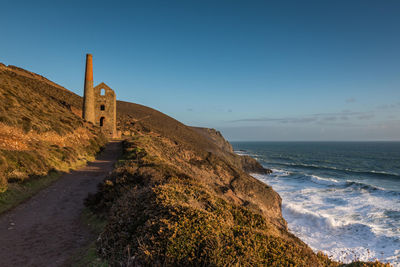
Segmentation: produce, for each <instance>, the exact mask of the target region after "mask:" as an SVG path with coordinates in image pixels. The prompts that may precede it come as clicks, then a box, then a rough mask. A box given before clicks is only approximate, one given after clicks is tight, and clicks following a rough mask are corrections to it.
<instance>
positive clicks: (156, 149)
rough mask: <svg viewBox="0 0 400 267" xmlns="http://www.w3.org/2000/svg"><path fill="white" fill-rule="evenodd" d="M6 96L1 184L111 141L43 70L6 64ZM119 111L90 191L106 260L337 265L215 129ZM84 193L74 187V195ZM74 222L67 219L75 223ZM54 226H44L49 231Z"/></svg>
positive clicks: (127, 106)
mask: <svg viewBox="0 0 400 267" xmlns="http://www.w3.org/2000/svg"><path fill="white" fill-rule="evenodd" d="M117 91H118V90H117ZM0 101H1V102H0V103H1V105H0V123H2V124H1V125H0V137H1V138H4V140H6V141H7V142H6V144H7V145H3V147H0V153H2V154H0V171H1V172H0V174H2V181H3V188H4V185H5V188H6V187H7V184H9V183H12V182H17V183H23V181H24V180H26V179H30V178H31V177H32V176H37V175H40V174H44V173H46V171H48V170H51V169H52V168H55V169H57V168H60V166H62V164H63V163H65V162H67V163H68V162H73V161H76V160H79V159H80V158H84V157H86V156H87V155H90V154H93V153H95V151H98V149H99V147H100V146H101V145H103V144H104V143H105V139H104V138H103V137H102V136H101V135H99V129H98V128H97V127H95V126H93V125H92V124H89V123H86V122H84V121H83V120H82V119H81V118H80V114H81V107H82V98H81V97H80V96H78V95H76V94H74V93H72V92H70V91H68V90H66V89H65V88H63V87H61V86H59V85H57V84H54V83H53V82H51V81H49V80H47V79H46V78H44V77H42V76H40V75H37V74H34V73H32V72H28V71H25V70H23V69H20V68H17V67H12V66H11V67H10V66H9V67H6V66H4V65H1V66H0ZM43 103H44V104H43ZM117 114H118V118H117V124H118V130H120V131H121V132H122V134H123V136H124V138H126V139H127V141H125V142H124V159H123V160H122V161H121V162H119V164H118V165H117V167H116V169H115V170H114V172H112V173H111V174H110V175H109V176H108V177H107V179H105V180H104V181H103V182H102V183H101V184H100V185H99V188H98V192H97V193H96V194H91V195H90V196H89V197H88V199H87V201H86V204H87V205H88V207H89V208H90V209H91V211H92V212H93V213H94V214H96V215H97V216H99V217H100V218H102V219H103V220H105V221H106V226H105V228H104V230H103V232H102V233H101V234H100V236H99V239H98V242H97V248H98V255H99V256H100V257H101V258H102V259H103V260H104V261H105V262H107V264H108V265H111V266H134V265H181V266H182V265H185V266H186V265H217V266H221V265H268V266H290V265H292V266H338V265H339V263H336V262H332V261H330V260H329V259H328V258H327V257H326V256H324V255H322V254H315V253H314V252H313V251H312V250H311V249H310V248H309V247H308V246H307V245H306V244H305V243H303V242H302V241H301V240H300V239H298V238H297V237H295V236H294V235H293V234H291V233H290V232H289V231H288V229H287V226H286V222H285V220H284V219H283V218H282V214H281V199H280V197H279V195H278V194H277V193H276V192H275V191H274V190H273V189H272V188H271V187H270V186H268V185H265V184H264V183H262V182H260V181H258V180H256V179H255V178H253V177H251V176H250V175H249V174H247V172H262V173H269V172H270V170H267V169H264V168H263V167H262V166H261V165H260V164H259V163H258V162H256V161H255V160H254V159H252V158H250V157H241V156H238V155H236V154H234V153H233V151H232V147H231V146H230V144H229V143H228V142H227V141H226V140H224V139H223V137H222V135H221V134H220V133H219V132H217V131H215V130H212V129H205V128H196V127H188V126H186V125H184V124H182V123H180V122H178V121H176V120H175V119H173V118H171V117H168V116H166V115H165V114H162V113H161V112H158V111H156V110H154V109H151V108H148V107H145V106H142V105H138V104H133V103H128V102H124V101H118V102H117ZM16 136H17V137H16ZM67 168H68V167H67ZM32 174H33V175H32ZM0 178H1V177H0ZM63 187H66V188H67V187H68V184H64V185H63ZM4 190H5V189H4ZM82 193H83V192H82ZM80 197H81V196H80V195H79V197H76V196H72V195H71V198H72V199H73V201H78V199H80ZM46 198H47V197H44V199H43V202H41V203H42V205H41V206H40V207H39V206H37V208H36V209H35V210H36V211H37V212H38V213H37V215H36V217H38V218H40V217H42V216H47V215H46V214H47V212H46V210H47V203H50V202H52V201H51V199H46ZM28 203H30V201H29V202H27V203H26V204H24V205H28ZM76 203H77V202H76ZM49 205H50V204H49ZM22 207H23V206H22ZM76 208H78V207H77V206H76ZM42 210H43V211H42ZM58 212H59V213H64V211H61V210H60V209H58ZM42 213H43V214H42ZM72 213H73V212H72ZM55 214H57V212H55ZM74 214H75V213H74ZM63 216H64V215H63ZM3 218H4V217H3ZM3 220H4V219H3ZM22 221H23V220H22ZM48 221H49V222H50V224H47V225H48V226H49V227H51V222H52V219H50V218H49V219H48ZM76 222H77V221H71V220H69V221H68V220H67V224H71V227H73V225H75V226H76V225H77V224H76ZM41 223H45V222H44V221H41ZM41 223H40V224H38V226H37V228H32V232H33V233H32V234H34V233H35V232H36V231H39V230H40V229H41V226H40V225H41ZM19 224H20V223H18V224H17V223H15V225H19ZM5 225H7V223H5ZM8 226H9V225H8ZM78 228H79V227H78ZM38 229H39V230H38ZM49 229H50V228H49ZM49 229H47V230H49ZM51 229H52V230H51V231H48V232H46V231H47V230H44V231H45V232H43V233H44V234H46V235H51V232H52V231H55V230H56V229H54V228H51ZM8 231H11V230H8V228H7V231H6V233H7V235H8V236H7V238H8V239H9V240H11V239H12V232H8ZM67 231H68V229H67ZM77 231H78V230H77ZM78 232H79V231H78ZM39 233H40V231H39ZM66 235H67V236H68V234H66ZM75 238H76V239H75V241H76V240H79V238H80V237H79V235H77V236H75ZM34 240H35V239H34ZM21 242H22V243H21V245H24V246H26V250H29V248H28V247H29V246H33V247H36V246H38V247H39V248H40V247H43V246H42V245H41V244H40V241H39V242H36V241H33V242H30V241H29V238H27V240H25V241H21ZM1 243H2V244H4V242H3V241H1ZM78 244H81V243H79V242H78ZM71 247H72V248H73V249H75V247H74V246H73V245H71ZM58 249H59V248H58V247H57V250H56V253H60V256H59V257H60V259H64V256H65V255H64V254H63V252H62V251H59V250H58ZM73 249H72V250H73ZM8 251H9V252H8V253H11V254H9V255H12V251H11V250H8ZM8 253H6V254H4V255H3V254H2V255H1V258H3V257H7V256H6V255H7V254H8ZM37 253H39V252H38V251H37ZM39 254H40V253H39ZM39 254H36V255H35V254H34V253H31V252H29V251H26V255H28V257H26V256H22V254H21V257H22V258H23V257H25V259H26V258H29V257H33V258H34V257H38V258H41V256H38V255H39ZM51 255H52V256H54V255H55V257H56V259H57V255H56V254H51ZM10 258H12V256H10ZM54 262H55V263H54V264H55V265H57V264H58V261H57V260H55V261H54ZM56 263H57V264H56ZM354 264H356V265H354V266H363V265H358V264H366V266H367V265H368V266H379V263H354Z"/></svg>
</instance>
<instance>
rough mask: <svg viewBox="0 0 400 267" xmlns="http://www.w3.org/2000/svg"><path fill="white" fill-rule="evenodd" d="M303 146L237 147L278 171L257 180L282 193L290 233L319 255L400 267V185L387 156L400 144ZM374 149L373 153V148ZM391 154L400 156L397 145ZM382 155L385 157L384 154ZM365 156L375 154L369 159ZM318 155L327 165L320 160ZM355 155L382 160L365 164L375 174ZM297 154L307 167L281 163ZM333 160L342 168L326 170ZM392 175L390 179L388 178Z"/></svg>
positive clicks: (261, 143)
mask: <svg viewBox="0 0 400 267" xmlns="http://www.w3.org/2000/svg"><path fill="white" fill-rule="evenodd" d="M299 143H300V142H264V143H263V142H258V144H257V145H255V144H254V142H248V144H249V145H248V146H246V145H245V143H244V142H242V143H240V144H239V145H238V143H235V142H233V146H234V148H235V151H236V152H238V153H239V154H248V155H252V156H254V155H255V156H256V158H257V159H258V160H259V161H260V162H261V163H262V164H263V165H264V166H267V167H269V168H272V169H273V170H274V173H273V174H271V175H269V176H264V175H257V174H256V175H253V176H254V177H256V178H257V179H259V180H260V181H263V182H265V183H267V184H269V185H271V186H272V187H273V188H274V190H276V191H277V192H278V193H279V194H280V195H281V197H282V199H283V204H282V214H283V217H284V218H285V219H286V220H287V222H288V227H289V229H290V230H291V231H292V232H293V233H294V234H295V235H296V236H298V237H300V238H301V239H302V240H303V241H304V242H306V243H307V244H308V245H310V247H312V248H313V250H314V251H315V252H317V251H323V252H324V253H326V254H327V255H330V256H331V257H332V258H333V259H335V260H339V261H342V262H346V263H350V262H351V261H353V260H358V259H359V260H363V261H374V260H376V259H378V260H380V261H382V262H389V263H391V264H393V266H399V264H400V260H399V259H400V257H399V256H400V255H399V254H398V252H396V251H397V250H396V248H398V246H399V244H400V239H399V235H398V234H396V229H398V228H397V227H396V223H398V222H396V219H395V215H396V212H395V210H396V208H395V207H396V206H397V204H396V201H397V202H398V200H399V196H400V190H398V189H395V188H398V186H399V185H398V176H397V170H396V169H391V167H390V166H391V165H388V164H389V162H390V160H389V158H387V157H389V156H391V157H393V158H396V157H397V156H396V155H395V154H390V151H391V150H388V149H387V148H386V145H388V146H393V145H396V142H392V143H391V144H387V143H386V144H382V143H376V142H371V143H360V142H342V143H335V144H334V146H335V147H337V150H338V151H334V150H332V147H331V146H330V145H332V143H331V142H329V143H327V142H325V143H324V144H325V145H326V149H325V147H323V144H321V142H317V143H318V146H319V147H320V148H319V150H318V151H317V150H315V148H310V147H312V144H316V143H315V142H314V143H312V142H307V143H304V142H303V143H302V144H301V145H299ZM310 143H311V144H310ZM397 144H398V143H397ZM256 146H257V150H255V147H256ZM321 146H322V147H321ZM349 146H350V147H349ZM372 146H373V148H374V149H371V148H372ZM328 147H329V149H328ZM345 148H346V149H345ZM347 148H348V149H347ZM357 149H358V150H357ZM367 149H368V150H367ZM267 150H268V152H267ZM311 150H312V151H313V153H311ZM328 150H329V152H328ZM339 150H340V153H344V154H343V155H342V154H340V155H341V157H343V158H344V160H343V161H344V162H346V164H350V163H351V164H353V165H354V167H353V168H352V169H354V168H356V172H353V171H350V169H349V168H350V167H346V166H347V165H344V164H345V163H342V162H340V161H339V162H336V160H334V159H333V158H332V157H333V155H331V154H332V153H334V154H338V153H339ZM347 150H349V151H353V152H352V154H351V155H350V153H349V154H346V151H347ZM392 150H393V151H394V152H396V150H397V149H396V148H395V147H394V148H393V149H392ZM357 151H360V152H357ZM366 151H374V152H366ZM380 151H385V152H386V153H385V154H381V153H380ZM361 152H362V153H361ZM357 153H358V154H357ZM365 153H375V154H376V155H375V156H374V155H373V154H368V156H367V155H366V154H365ZM396 153H397V152H396ZM316 154H318V156H319V157H321V158H323V159H324V160H325V161H323V162H322V161H321V162H318V161H317V160H318V157H316V156H315V155H316ZM356 154H357V155H360V162H361V161H362V160H363V159H362V156H361V155H365V157H368V158H370V159H371V161H372V160H374V161H377V162H376V163H375V164H373V163H372V162H369V164H368V165H366V167H368V166H375V168H374V169H375V170H374V171H371V172H368V171H367V170H366V169H362V167H361V166H362V165H361V163H360V164H357V160H358V159H357V156H356ZM291 155H292V156H291ZM295 155H300V158H299V160H300V159H301V161H302V162H303V164H298V163H296V164H284V165H281V164H278V163H284V162H289V159H290V158H291V159H292V160H295V158H296V157H295ZM379 155H386V158H385V159H383V158H382V159H381V158H380V156H379ZM347 157H352V158H353V160H348V159H347ZM296 159H297V158H296ZM380 160H382V161H384V162H385V165H382V164H381V163H380ZM311 161H313V162H314V163H313V168H309V167H308V166H309V162H311ZM329 162H333V163H334V162H336V163H334V164H339V166H336V167H335V168H329V169H327V168H325V167H326V164H328V163H329ZM347 162H350V163H347ZM274 163H276V164H274ZM333 163H332V164H333ZM329 164H331V163H329ZM340 164H341V165H340ZM329 166H330V165H329ZM378 166H385V168H386V170H387V171H383V170H381V169H379V168H378ZM393 166H395V165H393ZM332 167H333V166H332ZM344 167H346V168H344ZM366 167H365V168H366ZM377 168H378V169H377ZM388 172H390V173H391V175H387V173H388ZM359 175H362V176H361V177H359ZM396 181H397V182H396ZM376 184H377V185H376ZM396 186H397V187H396ZM393 190H395V191H393ZM396 190H397V191H396ZM379 203H380V204H379ZM380 214H382V215H384V216H382V215H380ZM385 214H387V215H385Z"/></svg>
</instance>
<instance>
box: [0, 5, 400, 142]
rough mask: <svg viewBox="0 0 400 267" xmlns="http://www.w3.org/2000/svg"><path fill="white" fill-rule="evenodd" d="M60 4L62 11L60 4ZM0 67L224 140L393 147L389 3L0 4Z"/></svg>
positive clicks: (393, 35) (398, 95) (399, 102)
mask: <svg viewBox="0 0 400 267" xmlns="http://www.w3.org/2000/svg"><path fill="white" fill-rule="evenodd" d="M65 2H67V3H65ZM1 23H2V26H1V35H0V36H1V37H0V62H3V63H4V64H7V65H8V64H11V65H17V66H20V67H23V68H26V69H28V70H31V71H34V72H36V73H39V74H42V75H44V76H46V77H47V78H49V79H51V80H53V81H55V82H57V83H59V84H61V85H63V86H64V87H66V88H68V89H70V90H72V91H73V92H75V93H77V94H80V95H82V91H83V76H84V60H85V54H86V53H92V54H93V57H94V59H93V60H94V80H95V83H96V84H97V83H100V82H102V81H104V82H106V83H107V84H108V85H109V86H110V87H111V88H114V89H115V90H116V92H117V98H118V99H120V100H125V101H130V102H135V103H140V104H143V105H146V106H150V107H153V108H156V109H158V110H160V111H162V112H164V113H166V114H168V115H170V116H172V117H174V118H176V119H178V120H180V121H182V122H183V123H185V124H188V125H197V126H205V127H214V128H216V129H218V130H221V131H222V133H223V134H224V135H225V136H226V137H227V138H228V139H229V140H400V2H399V1H394V0H393V1H391V0H387V1H386V0H385V1H364V0H360V1H351V0H349V1H320V0H317V1H276V2H272V1H235V0H230V1H223V0H214V1H186V0H185V1H183V0H182V1H141V2H135V1H126V2H121V1H107V2H102V1H93V2H89V1H85V3H81V2H80V1H51V2H48V3H47V2H44V1H26V2H22V1H4V0H3V1H2V4H1Z"/></svg>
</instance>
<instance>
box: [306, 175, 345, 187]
mask: <svg viewBox="0 0 400 267" xmlns="http://www.w3.org/2000/svg"><path fill="white" fill-rule="evenodd" d="M311 181H313V182H314V183H316V184H322V185H338V184H343V182H339V181H338V180H336V179H333V178H324V177H319V176H317V175H311Z"/></svg>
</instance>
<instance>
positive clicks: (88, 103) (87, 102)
mask: <svg viewBox="0 0 400 267" xmlns="http://www.w3.org/2000/svg"><path fill="white" fill-rule="evenodd" d="M84 88H85V89H84V94H83V114H82V115H83V118H84V119H85V120H86V121H90V122H92V123H95V114H94V90H93V57H92V55H91V54H86V71H85V87H84Z"/></svg>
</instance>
